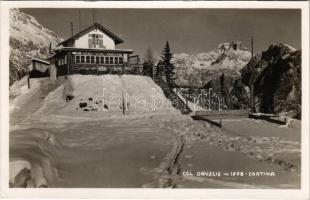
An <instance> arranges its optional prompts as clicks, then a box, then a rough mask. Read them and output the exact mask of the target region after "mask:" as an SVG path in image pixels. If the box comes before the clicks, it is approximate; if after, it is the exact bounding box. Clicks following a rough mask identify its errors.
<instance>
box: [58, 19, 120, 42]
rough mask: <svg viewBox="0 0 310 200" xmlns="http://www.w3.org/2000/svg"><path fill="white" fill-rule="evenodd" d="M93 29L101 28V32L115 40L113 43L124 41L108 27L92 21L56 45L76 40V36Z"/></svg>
mask: <svg viewBox="0 0 310 200" xmlns="http://www.w3.org/2000/svg"><path fill="white" fill-rule="evenodd" d="M94 29H99V30H101V31H102V32H104V33H105V34H107V35H108V36H109V37H110V38H112V39H113V40H114V42H115V44H121V43H123V42H124V41H123V40H122V39H121V38H119V37H118V36H116V35H115V34H114V33H112V32H111V31H109V30H108V29H106V28H105V27H103V26H102V25H101V24H98V23H94V24H93V25H91V26H90V27H88V28H86V29H84V30H82V31H80V32H78V33H77V34H75V35H74V36H72V37H70V38H68V39H66V40H64V41H62V42H61V43H59V44H58V45H57V46H59V45H62V44H65V43H67V42H69V41H72V40H76V39H77V38H79V37H81V36H83V35H85V34H87V33H88V32H90V31H92V30H94Z"/></svg>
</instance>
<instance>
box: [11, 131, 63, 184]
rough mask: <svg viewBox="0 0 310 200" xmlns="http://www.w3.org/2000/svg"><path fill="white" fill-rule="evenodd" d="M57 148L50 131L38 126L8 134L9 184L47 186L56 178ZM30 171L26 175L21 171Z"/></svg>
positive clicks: (57, 145)
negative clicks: (55, 158)
mask: <svg viewBox="0 0 310 200" xmlns="http://www.w3.org/2000/svg"><path fill="white" fill-rule="evenodd" d="M59 148H60V146H59V144H58V142H57V141H56V140H55V138H54V136H53V134H51V133H49V132H46V131H43V130H41V129H25V130H18V131H13V132H11V133H10V185H11V186H12V187H48V186H52V185H53V184H54V183H55V182H56V181H57V178H58V172H57V170H56V168H55V161H54V157H55V155H54V154H55V153H56V152H57V150H58V149H59ZM24 169H28V170H30V176H29V175H28V176H27V177H25V176H26V175H23V174H22V173H23V170H24Z"/></svg>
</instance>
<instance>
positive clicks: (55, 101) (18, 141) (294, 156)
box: [10, 75, 300, 188]
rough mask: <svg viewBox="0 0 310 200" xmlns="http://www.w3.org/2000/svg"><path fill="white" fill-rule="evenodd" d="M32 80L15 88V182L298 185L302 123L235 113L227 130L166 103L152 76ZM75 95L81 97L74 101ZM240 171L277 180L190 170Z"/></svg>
mask: <svg viewBox="0 0 310 200" xmlns="http://www.w3.org/2000/svg"><path fill="white" fill-rule="evenodd" d="M32 83H33V84H32V86H31V88H30V89H28V88H27V81H25V79H24V80H21V81H20V82H17V83H16V84H14V85H15V86H14V85H13V86H12V87H11V90H10V96H11V97H10V116H11V120H12V118H13V121H11V127H10V128H11V129H10V185H11V186H12V187H113V188H117V187H134V188H139V187H184V188H188V187H194V188H197V187H203V188H212V187H213V188H214V187H216V188H264V187H271V188H283V187H290V188H298V187H299V186H300V182H299V181H298V179H299V177H300V137H299V135H298V134H296V132H297V133H298V131H300V127H280V126H277V125H274V124H270V123H269V122H264V121H260V120H257V121H255V120H250V119H246V120H245V119H242V120H239V121H238V119H236V120H232V121H224V125H223V126H224V128H223V129H219V128H216V127H212V126H210V125H209V124H208V123H206V122H202V121H193V120H192V119H191V117H190V116H187V115H181V114H179V113H178V112H177V111H176V110H174V109H167V108H168V107H169V106H170V105H171V103H170V101H169V100H168V99H166V97H165V96H164V94H163V92H162V90H161V88H160V87H158V86H157V85H156V84H155V83H154V82H153V81H152V80H151V79H150V78H148V77H140V76H131V75H124V76H115V75H105V76H90V75H89V76H81V75H74V76H70V77H69V79H68V82H67V84H66V83H65V81H64V82H63V83H64V84H59V85H56V86H55V88H56V89H53V88H52V87H50V86H51V85H50V82H49V81H48V80H44V79H37V80H33V81H32ZM154 91H155V92H154ZM68 93H70V94H71V95H73V96H74V98H73V99H71V100H70V101H68V102H67V101H66V95H67V94H68ZM103 94H104V95H103ZM126 94H128V99H126V100H124V99H125V96H126ZM154 96H155V97H156V98H155V105H156V106H154ZM142 97H143V98H142ZM137 100H138V101H137ZM96 102H97V103H96ZM136 102H138V103H136ZM161 102H163V103H162V104H161ZM135 104H137V105H138V106H142V108H144V109H140V108H141V107H136V105H135ZM21 105H23V106H21ZM160 105H162V106H160ZM163 105H164V106H163ZM166 106H167V107H166ZM122 107H123V108H125V109H123V108H122ZM112 108H113V109H112ZM114 108H115V110H114ZM96 109H97V110H96ZM124 111H125V115H124ZM16 116H17V117H16ZM14 118H15V119H19V120H14ZM244 127H246V128H244ZM262 130H263V131H262ZM262 132H263V133H264V134H262ZM238 169H240V170H243V171H258V170H265V171H267V170H269V171H273V172H275V173H276V177H269V178H264V177H261V178H257V177H256V178H253V177H217V178H213V177H198V176H184V175H183V172H192V173H193V174H195V173H196V172H197V171H216V170H219V171H227V172H229V171H236V170H238Z"/></svg>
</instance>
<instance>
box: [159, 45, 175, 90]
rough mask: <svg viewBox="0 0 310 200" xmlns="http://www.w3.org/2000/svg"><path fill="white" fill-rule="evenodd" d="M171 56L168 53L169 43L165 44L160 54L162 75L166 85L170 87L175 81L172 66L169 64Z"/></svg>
mask: <svg viewBox="0 0 310 200" xmlns="http://www.w3.org/2000/svg"><path fill="white" fill-rule="evenodd" d="M172 56H173V54H172V53H171V52H170V46H169V42H168V41H167V42H166V45H165V48H164V50H163V53H162V57H161V58H162V63H163V65H164V73H165V76H166V79H167V83H168V84H169V85H170V86H172V85H174V80H175V77H174V75H175V71H174V68H175V67H174V65H173V64H172V63H171V59H172Z"/></svg>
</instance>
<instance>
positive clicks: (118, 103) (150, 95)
mask: <svg viewBox="0 0 310 200" xmlns="http://www.w3.org/2000/svg"><path fill="white" fill-rule="evenodd" d="M66 87H72V92H71V94H72V95H73V96H74V98H73V99H72V100H71V101H69V102H66V101H65V96H66V95H67V94H68V93H67V91H68V89H66ZM123 107H124V108H125V112H126V115H127V114H138V113H149V112H160V111H164V112H165V111H167V112H170V111H173V112H175V110H174V109H173V108H172V106H171V102H170V101H169V100H168V99H167V98H166V97H165V95H164V94H163V91H162V90H161V88H160V87H159V86H158V85H156V84H155V83H154V82H153V81H152V79H151V78H149V77H145V76H135V75H123V76H118V75H103V76H96V75H72V76H70V77H69V78H68V81H67V83H66V82H65V83H64V84H63V85H62V86H60V87H58V88H57V89H56V90H54V91H53V92H51V93H49V94H48V95H47V96H46V98H45V101H44V104H43V106H42V107H41V108H40V110H39V111H38V112H37V113H36V114H38V115H46V114H47V113H49V114H58V115H65V116H85V117H94V116H95V117H100V116H111V115H122V113H123V109H122V108H123Z"/></svg>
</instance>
